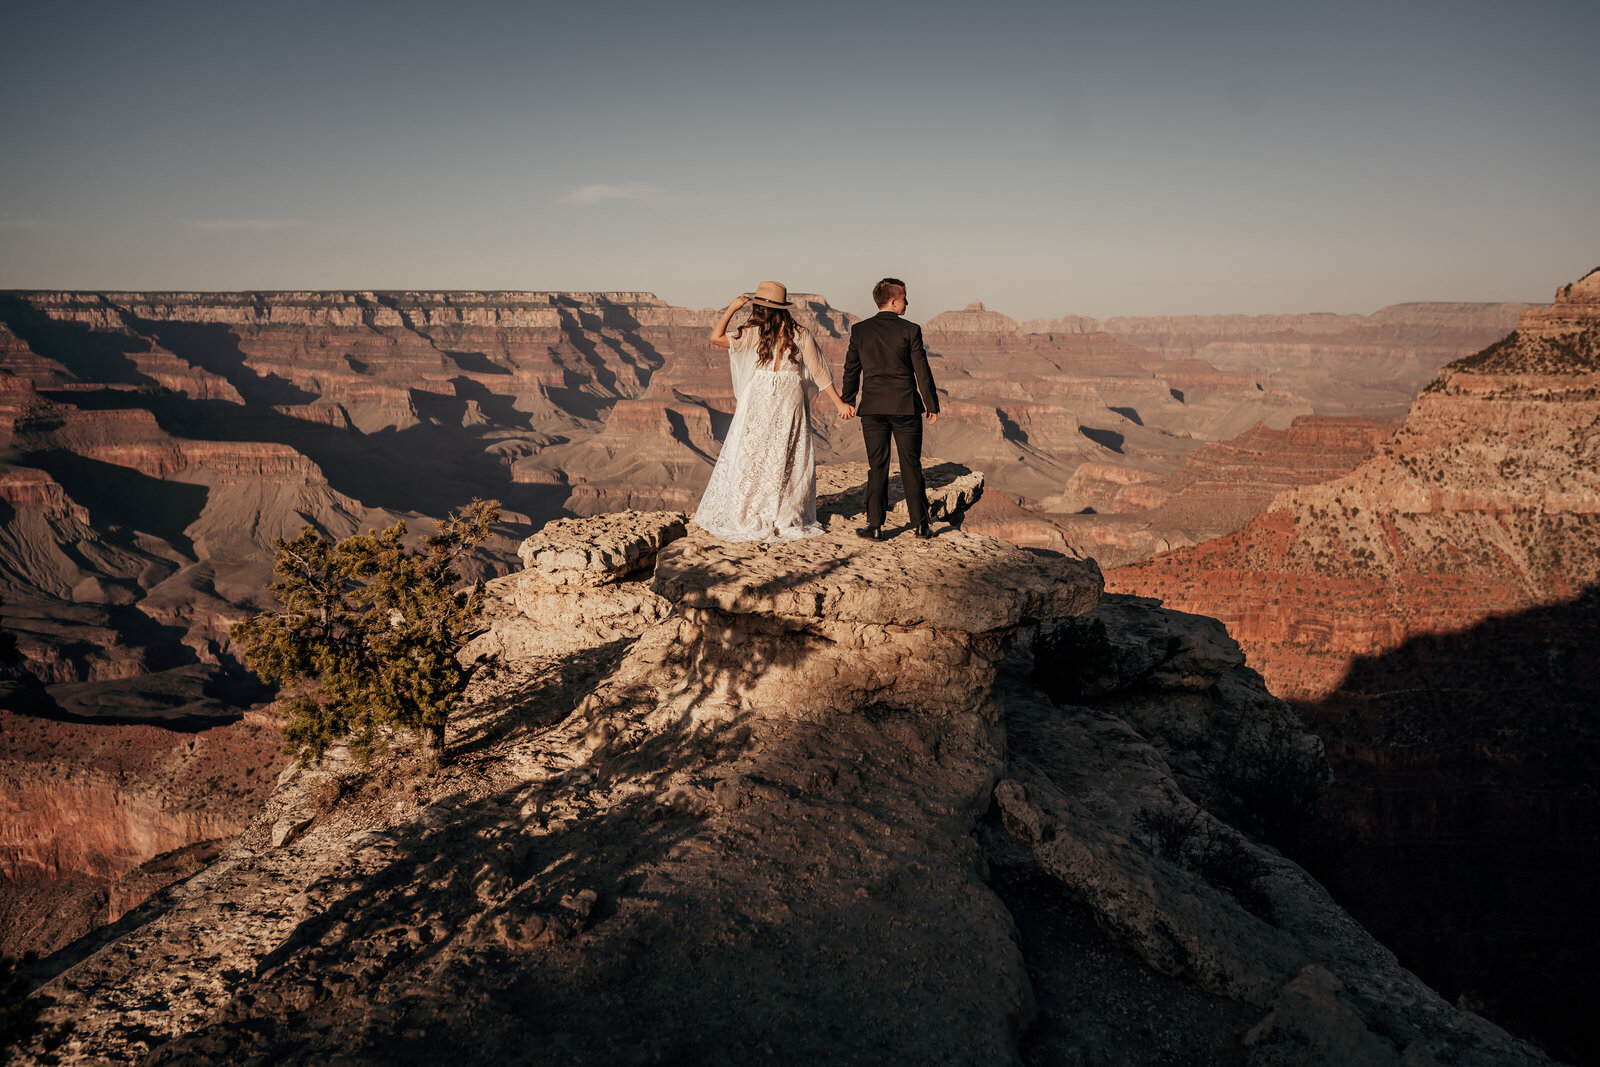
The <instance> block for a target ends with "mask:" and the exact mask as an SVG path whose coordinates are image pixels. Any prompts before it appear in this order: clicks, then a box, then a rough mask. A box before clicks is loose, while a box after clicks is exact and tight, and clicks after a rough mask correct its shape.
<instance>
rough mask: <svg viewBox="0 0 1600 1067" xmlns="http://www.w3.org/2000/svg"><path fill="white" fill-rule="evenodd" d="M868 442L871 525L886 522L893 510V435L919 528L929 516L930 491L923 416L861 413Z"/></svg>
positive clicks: (909, 509)
mask: <svg viewBox="0 0 1600 1067" xmlns="http://www.w3.org/2000/svg"><path fill="white" fill-rule="evenodd" d="M856 417H857V418H858V419H860V420H861V437H862V440H864V441H865V442H866V445H867V462H868V463H869V464H871V466H872V470H871V472H870V473H869V474H868V475H867V525H868V526H882V525H883V519H884V515H885V514H887V512H888V510H889V438H890V437H891V436H892V437H893V438H894V450H895V452H896V453H898V454H899V456H900V484H901V485H903V486H904V487H905V491H906V511H907V512H908V513H909V515H910V518H911V526H912V528H913V529H915V528H916V527H918V526H921V525H922V524H923V523H924V522H926V521H927V520H928V495H927V490H926V488H925V487H924V486H923V482H922V416H920V415H857V416H856Z"/></svg>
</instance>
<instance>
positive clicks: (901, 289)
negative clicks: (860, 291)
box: [872, 278, 906, 307]
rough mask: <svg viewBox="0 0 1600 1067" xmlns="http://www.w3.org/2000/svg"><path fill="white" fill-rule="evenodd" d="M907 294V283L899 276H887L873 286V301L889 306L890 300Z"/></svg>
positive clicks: (880, 305)
mask: <svg viewBox="0 0 1600 1067" xmlns="http://www.w3.org/2000/svg"><path fill="white" fill-rule="evenodd" d="M905 295H906V283H905V282H903V281H901V280H900V279H899V278H885V279H884V280H883V281H881V282H879V283H878V284H877V285H874V286H873V287H872V302H873V303H874V304H876V305H878V306H879V307H887V306H888V304H889V301H891V300H893V299H895V298H896V297H901V296H905Z"/></svg>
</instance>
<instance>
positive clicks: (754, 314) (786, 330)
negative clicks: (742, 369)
mask: <svg viewBox="0 0 1600 1067" xmlns="http://www.w3.org/2000/svg"><path fill="white" fill-rule="evenodd" d="M752 328H753V329H755V330H756V331H757V332H758V336H759V338H760V339H759V340H758V341H757V342H756V365H757V366H764V365H765V364H768V363H771V362H772V359H773V356H775V355H779V354H784V355H787V356H788V357H789V360H790V362H792V363H797V364H798V363H799V362H800V349H799V347H798V346H797V345H796V344H795V343H794V339H795V335H796V334H797V333H798V332H799V331H800V327H799V325H798V324H797V323H796V322H795V321H794V316H793V315H791V314H789V311H788V309H787V308H769V307H767V306H766V305H764V304H751V305H750V317H749V318H748V319H746V320H745V322H744V325H743V326H740V327H739V328H738V329H737V330H735V331H733V336H734V339H735V340H737V339H738V338H739V337H740V336H741V335H742V334H743V333H744V332H745V331H746V330H749V329H752Z"/></svg>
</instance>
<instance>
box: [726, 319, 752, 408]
mask: <svg viewBox="0 0 1600 1067" xmlns="http://www.w3.org/2000/svg"><path fill="white" fill-rule="evenodd" d="M756 337H757V333H756V331H755V330H746V331H745V332H744V336H742V337H734V336H733V335H732V334H729V335H728V370H729V372H730V373H731V374H732V375H733V402H734V404H735V405H737V404H738V403H739V399H740V397H742V396H744V390H745V386H747V385H749V384H750V376H751V375H752V374H754V373H755V369H756Z"/></svg>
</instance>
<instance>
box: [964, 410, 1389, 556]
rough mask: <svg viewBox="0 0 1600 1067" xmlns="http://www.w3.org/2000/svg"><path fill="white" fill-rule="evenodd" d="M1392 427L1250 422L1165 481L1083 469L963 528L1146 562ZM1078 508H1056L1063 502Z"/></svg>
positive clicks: (1327, 468) (1307, 481) (1314, 474)
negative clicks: (1058, 486) (1046, 495)
mask: <svg viewBox="0 0 1600 1067" xmlns="http://www.w3.org/2000/svg"><path fill="white" fill-rule="evenodd" d="M1395 429H1396V426H1395V425H1393V424H1391V423H1386V422H1379V421H1376V420H1372V419H1338V418H1323V417H1320V416H1305V415H1302V416H1297V417H1296V418H1295V420H1294V421H1293V422H1292V423H1291V424H1290V425H1289V427H1288V428H1287V429H1283V430H1273V429H1269V428H1268V427H1267V426H1266V425H1265V424H1264V423H1257V424H1256V425H1255V426H1254V427H1252V428H1251V429H1249V430H1246V431H1245V432H1244V433H1242V434H1240V435H1239V436H1238V437H1234V438H1232V439H1230V440H1227V441H1220V442H1216V443H1211V444H1204V445H1201V446H1200V447H1199V448H1196V449H1195V450H1194V451H1192V452H1190V453H1189V455H1188V456H1187V457H1186V458H1185V459H1184V461H1183V465H1182V466H1180V467H1179V468H1178V469H1177V470H1174V471H1172V472H1171V473H1168V474H1164V475H1163V474H1156V473H1154V472H1151V471H1144V470H1138V469H1132V468H1128V467H1119V466H1114V465H1112V464H1106V463H1093V462H1086V463H1083V464H1081V465H1080V466H1079V467H1078V469H1077V470H1076V471H1074V472H1073V475H1072V477H1071V478H1069V479H1068V480H1067V484H1066V488H1065V491H1064V492H1063V493H1062V494H1061V496H1059V497H1057V498H1054V499H1053V500H1049V501H1045V502H1042V508H1049V510H1042V508H1040V509H1036V508H1023V507H1021V506H1020V505H1019V504H1018V503H1017V502H1016V501H1015V500H1014V499H1011V498H1004V497H1001V496H1000V495H999V494H994V493H991V494H989V495H988V496H986V497H985V498H984V500H983V501H982V502H981V503H980V504H979V505H978V506H977V507H976V508H975V509H974V510H973V511H972V513H971V514H970V515H969V516H968V519H967V522H968V524H969V528H970V529H972V530H975V531H977V532H981V533H988V534H991V535H993V536H995V537H1001V538H1004V539H1006V540H1008V541H1016V542H1017V543H1019V544H1036V545H1039V546H1040V547H1049V548H1057V549H1063V550H1067V546H1070V550H1071V551H1074V552H1078V553H1081V554H1083V555H1087V556H1091V557H1093V558H1094V559H1095V560H1096V561H1098V562H1099V563H1100V564H1101V565H1102V566H1105V567H1117V566H1121V565H1123V564H1126V563H1133V562H1137V561H1138V560H1142V559H1147V558H1149V557H1150V556H1153V555H1156V554H1157V553H1160V552H1167V551H1170V550H1172V549H1175V548H1181V547H1184V546H1187V545H1194V544H1199V543H1201V542H1202V541H1207V540H1210V539H1211V538H1213V537H1219V536H1221V535H1222V534H1226V533H1232V532H1233V531H1234V530H1237V529H1238V528H1239V527H1241V526H1243V525H1244V524H1245V523H1247V522H1249V521H1250V520H1251V519H1253V518H1255V517H1256V516H1257V515H1259V514H1260V513H1261V512H1262V511H1264V510H1265V509H1266V507H1267V505H1268V504H1270V503H1271V502H1272V500H1273V498H1275V497H1276V496H1277V495H1278V494H1279V493H1280V492H1282V491H1284V490H1286V489H1292V488H1297V487H1299V486H1304V485H1312V484H1316V483H1318V482H1323V481H1326V480H1328V479H1330V478H1335V477H1337V476H1339V475H1341V474H1345V473H1348V472H1349V471H1350V470H1352V469H1353V468H1354V467H1355V466H1356V465H1357V464H1359V463H1361V462H1362V461H1363V460H1365V459H1366V458H1367V457H1368V456H1370V455H1371V454H1372V451H1373V449H1374V448H1375V447H1376V446H1377V445H1378V443H1379V442H1381V441H1383V440H1384V439H1386V438H1387V437H1389V436H1390V435H1391V434H1393V433H1394V431H1395ZM1068 501H1070V503H1071V504H1072V505H1075V506H1078V507H1080V508H1081V510H1079V511H1076V512H1067V511H1062V510H1059V508H1060V506H1061V504H1062V503H1063V502H1068Z"/></svg>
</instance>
